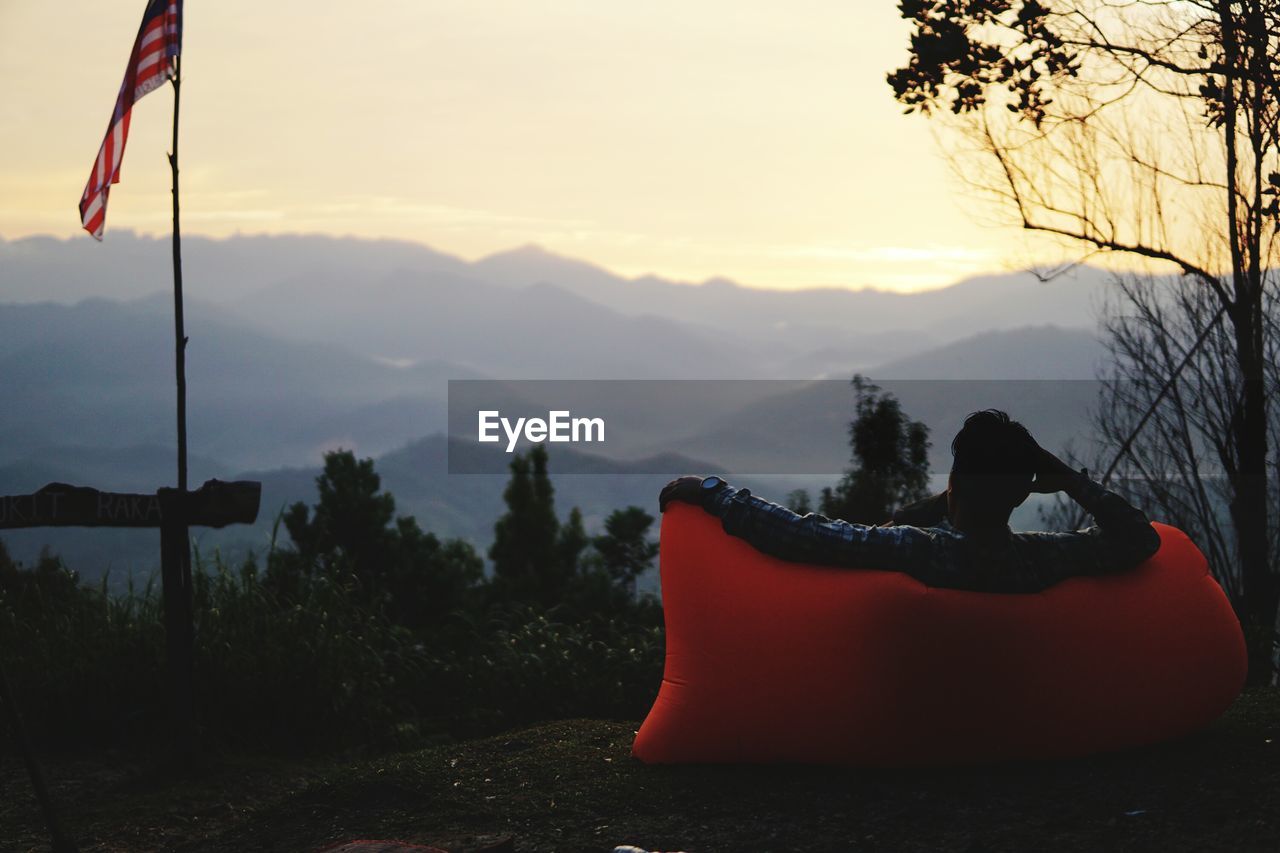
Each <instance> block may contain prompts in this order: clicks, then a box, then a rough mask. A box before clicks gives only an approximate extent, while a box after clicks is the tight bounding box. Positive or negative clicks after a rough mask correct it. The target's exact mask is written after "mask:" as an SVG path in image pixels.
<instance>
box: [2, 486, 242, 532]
mask: <svg viewBox="0 0 1280 853" xmlns="http://www.w3.org/2000/svg"><path fill="white" fill-rule="evenodd" d="M261 499H262V484H261V483H254V482H249V481H244V480H241V481H236V482H223V481H222V480H209V481H208V482H206V483H205V484H204V485H203V486H201V487H200V488H198V489H196V490H195V491H193V492H187V493H185V498H184V494H183V493H182V492H180V491H178V490H177V489H160V490H158V491H156V492H155V493H154V494H150V495H147V494H127V493H120V492H102V491H99V490H97V489H92V488H89V487H87V486H70V485H67V484H66V483H50V484H49V485H47V486H45V487H43V488H42V489H40V490H39V491H36V492H33V493H31V494H29V495H3V496H0V529H14V528H20V527H163V526H165V524H166V523H167V522H168V523H177V524H185V525H186V526H188V527H226V526H227V525H228V524H252V523H253V522H254V521H255V520H256V519H257V517H258V506H259V503H260V502H261Z"/></svg>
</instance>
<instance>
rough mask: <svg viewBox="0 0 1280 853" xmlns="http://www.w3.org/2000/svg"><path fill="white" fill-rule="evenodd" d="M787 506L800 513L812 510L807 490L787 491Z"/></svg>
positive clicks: (811, 501) (811, 502) (803, 513)
mask: <svg viewBox="0 0 1280 853" xmlns="http://www.w3.org/2000/svg"><path fill="white" fill-rule="evenodd" d="M787 508H788V509H790V510H791V511H792V512H794V513H799V514H800V515H807V514H808V513H810V512H813V499H812V498H810V497H809V490H808V489H792V490H791V491H789V492H787Z"/></svg>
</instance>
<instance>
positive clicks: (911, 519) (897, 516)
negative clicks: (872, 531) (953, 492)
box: [889, 491, 947, 527]
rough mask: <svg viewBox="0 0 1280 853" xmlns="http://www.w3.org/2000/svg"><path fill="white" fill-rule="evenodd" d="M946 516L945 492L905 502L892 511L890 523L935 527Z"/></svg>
mask: <svg viewBox="0 0 1280 853" xmlns="http://www.w3.org/2000/svg"><path fill="white" fill-rule="evenodd" d="M946 517H947V493H946V492H945V491H943V492H939V493H938V494H936V495H932V496H930V497H927V498H924V499H923V500H918V501H916V502H915V503H911V504H907V505H906V506H904V507H900V508H898V509H896V510H894V512H893V518H892V519H891V520H890V522H889V523H890V524H907V525H910V526H912V527H937V526H938V525H939V524H941V523H942V522H943V521H944V520H945V519H946Z"/></svg>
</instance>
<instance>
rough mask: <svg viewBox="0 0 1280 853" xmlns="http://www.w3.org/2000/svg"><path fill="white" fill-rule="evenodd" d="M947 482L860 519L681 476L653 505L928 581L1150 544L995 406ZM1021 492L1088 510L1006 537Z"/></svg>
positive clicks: (793, 555) (1004, 588)
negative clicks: (1084, 518) (800, 509)
mask: <svg viewBox="0 0 1280 853" xmlns="http://www.w3.org/2000/svg"><path fill="white" fill-rule="evenodd" d="M951 455H952V459H953V461H952V466H951V476H950V478H949V480H948V483H947V490H946V491H945V492H942V493H941V494H939V495H935V496H934V497H931V498H927V499H925V500H923V501H920V502H919V503H916V504H912V505H911V506H909V507H906V508H904V509H902V510H899V511H898V512H897V513H895V514H894V517H893V521H892V522H891V523H890V524H887V525H881V526H877V527H870V526H867V525H863V524H853V523H851V522H848V521H843V520H839V519H836V520H832V519H829V518H826V517H825V516H821V515H818V514H816V513H809V514H808V515H804V516H800V515H797V514H796V513H794V512H792V511H791V510H789V509H787V508H786V507H783V506H779V505H777V504H774V503H770V502H769V501H766V500H762V499H760V498H758V497H755V496H754V495H752V494H751V493H750V492H749V491H747V490H746V489H735V488H733V487H731V486H730V485H729V484H728V483H726V482H724V481H723V480H721V479H720V478H719V477H681V478H679V479H677V480H673V481H671V482H670V483H668V484H667V485H666V487H665V488H663V490H662V493H661V495H660V496H659V499H658V502H659V506H660V508H661V509H662V510H664V511H665V510H666V508H667V506H668V504H670V503H671V501H673V500H678V501H682V502H686V503H692V504H695V505H697V506H700V507H702V508H703V509H704V510H706V511H707V512H709V513H711V514H712V515H714V516H716V517H717V518H720V519H721V520H722V523H723V526H724V530H725V532H726V533H729V534H731V535H733V536H738V537H740V538H742V539H745V540H747V541H748V542H750V543H751V544H752V545H753V546H755V547H756V548H757V549H759V550H760V551H763V552H765V553H766V554H772V555H773V556H775V557H780V558H782V559H784V560H792V561H795V562H802V563H821V564H826V565H836V566H848V567H851V568H861V569H884V570H890V571H899V572H905V573H907V574H909V575H911V576H912V577H915V578H917V579H918V580H920V581H922V582H923V583H925V584H927V585H928V586H933V587H948V588H952V589H969V590H977V591H982V592H1038V591H1039V590H1042V589H1046V588H1048V587H1050V586H1053V585H1054V584H1055V583H1058V582H1059V581H1061V580H1063V579H1065V578H1068V577H1073V576H1076V575H1104V574H1111V573H1114V572H1123V571H1126V570H1128V569H1131V568H1133V567H1135V566H1137V565H1138V564H1139V563H1142V562H1144V561H1145V560H1146V559H1147V558H1149V557H1150V556H1151V555H1152V554H1154V553H1155V552H1156V551H1157V550H1158V549H1159V548H1160V535H1159V534H1158V533H1156V531H1155V529H1154V528H1153V527H1152V526H1151V523H1150V522H1149V521H1148V520H1147V516H1146V515H1145V514H1144V513H1143V512H1142V511H1141V510H1139V509H1136V508H1135V507H1133V506H1132V505H1130V504H1129V503H1128V502H1127V501H1125V500H1124V499H1123V498H1122V497H1120V496H1119V495H1117V494H1115V493H1114V492H1111V491H1108V490H1107V489H1105V488H1103V487H1102V486H1101V485H1099V484H1098V483H1096V482H1094V481H1093V480H1091V479H1089V477H1088V475H1087V473H1086V472H1084V471H1079V472H1077V471H1073V470H1072V469H1071V468H1070V467H1069V466H1068V465H1067V464H1066V463H1064V462H1063V461H1062V460H1060V459H1058V458H1057V457H1056V456H1054V455H1053V454H1052V453H1050V452H1048V451H1047V450H1045V449H1044V448H1042V447H1040V445H1038V444H1037V443H1036V441H1035V440H1034V439H1033V438H1032V437H1031V434H1030V433H1029V432H1027V429H1026V428H1025V427H1024V426H1022V424H1020V423H1018V422H1017V421H1011V420H1010V419H1009V416H1008V415H1007V414H1005V413H1004V412H1001V411H997V410H995V409H988V410H986V411H982V412H974V413H973V414H971V415H969V417H967V418H966V419H965V422H964V426H963V427H962V428H961V430H960V432H958V433H957V434H956V437H955V439H954V440H953V441H952V442H951ZM1031 492H1037V493H1042V494H1050V493H1053V492H1065V493H1066V494H1067V495H1068V496H1069V497H1070V498H1072V499H1073V500H1074V501H1075V502H1076V503H1078V504H1079V505H1080V506H1081V507H1083V508H1084V509H1085V510H1086V511H1088V512H1089V513H1090V514H1092V515H1093V518H1094V522H1095V524H1094V526H1093V527H1090V528H1088V529H1085V530H1079V531H1076V532H1073V533H1013V532H1012V531H1011V530H1010V529H1009V515H1010V513H1012V512H1013V510H1014V508H1015V507H1017V506H1018V505H1020V504H1021V503H1022V502H1023V501H1024V500H1026V498H1027V495H1028V494H1030V493H1031Z"/></svg>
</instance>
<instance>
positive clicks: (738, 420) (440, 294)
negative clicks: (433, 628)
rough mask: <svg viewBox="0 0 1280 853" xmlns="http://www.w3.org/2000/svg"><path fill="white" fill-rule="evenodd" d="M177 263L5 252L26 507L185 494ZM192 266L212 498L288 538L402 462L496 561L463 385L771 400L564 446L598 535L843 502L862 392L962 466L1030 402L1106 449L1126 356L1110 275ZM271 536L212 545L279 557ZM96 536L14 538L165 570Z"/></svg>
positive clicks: (119, 247) (288, 251) (528, 250)
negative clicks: (778, 503) (457, 458)
mask: <svg viewBox="0 0 1280 853" xmlns="http://www.w3.org/2000/svg"><path fill="white" fill-rule="evenodd" d="M168 253H169V244H168V242H167V240H160V239H152V238H147V237H140V236H136V235H132V234H129V233H128V232H120V233H113V234H112V235H111V236H110V239H108V240H107V241H105V242H104V243H103V244H101V245H98V244H94V243H93V242H92V241H90V240H88V239H70V240H60V239H54V238H48V237H32V238H23V239H18V240H4V239H0V388H2V389H3V393H4V398H5V401H6V403H7V405H5V406H3V407H0V494H13V493H19V492H22V491H27V490H30V489H32V488H35V487H38V486H39V485H41V484H42V483H43V482H47V481H49V480H63V481H73V482H83V483H86V484H91V485H95V486H99V487H102V488H113V489H131V490H132V489H138V490H150V488H154V487H155V486H156V485H162V484H167V483H168V482H170V481H171V474H170V473H169V472H170V471H171V470H172V454H173V451H172V445H173V440H172V434H173V367H172V352H173V341H172V334H173V326H172V315H171V311H172V301H171V296H170V295H169V294H168V293H167V287H168V281H169V268H168V262H169V254H168ZM184 258H185V269H184V277H185V279H186V284H187V334H188V335H189V337H190V344H189V346H188V351H187V353H188V355H187V363H188V388H189V392H188V393H189V423H190V448H191V454H192V456H191V469H192V471H191V479H192V481H193V482H195V483H198V482H201V481H202V480H203V479H205V478H207V477H214V476H217V477H224V478H226V477H240V476H246V475H248V474H252V476H253V477H254V478H256V479H261V480H262V481H263V482H264V490H265V491H264V504H263V513H264V518H265V517H267V516H270V517H274V513H275V512H276V510H278V508H279V506H280V505H283V503H286V502H289V501H292V500H298V499H308V498H311V497H312V493H313V491H314V489H313V485H314V478H315V476H316V473H317V469H318V466H319V463H320V457H321V455H322V453H323V452H324V451H325V450H327V449H332V448H335V447H348V448H352V449H354V450H355V451H356V452H357V453H359V454H360V455H361V456H374V457H377V459H378V470H379V471H380V472H381V473H382V474H383V476H384V479H385V481H386V483H387V485H388V488H391V489H392V491H393V492H396V493H397V497H398V498H400V499H401V500H402V501H403V505H402V511H405V512H411V513H413V514H415V515H418V516H419V517H420V519H421V520H423V522H424V524H425V525H426V526H428V527H429V528H430V529H436V530H438V531H439V532H441V533H448V534H451V535H463V536H466V537H468V538H471V539H473V540H474V541H476V542H477V544H480V545H482V546H483V545H484V544H485V541H486V537H487V531H488V530H489V529H490V527H491V524H492V520H493V518H494V517H495V516H496V515H497V513H498V512H499V511H500V508H501V483H502V481H503V478H502V477H501V476H500V475H454V476H446V475H444V474H443V473H442V469H438V468H432V467H431V466H432V465H433V464H437V463H439V462H440V460H441V459H443V458H444V457H445V455H446V450H445V448H447V447H448V443H447V442H446V441H445V439H444V437H443V435H441V433H442V432H443V431H444V429H445V428H446V425H447V418H446V410H447V403H448V397H449V386H448V381H449V380H459V379H471V380H475V379H486V378H490V379H502V380H520V379H539V380H546V379H605V380H620V379H669V380H687V379H711V378H715V379H724V380H771V381H760V382H756V383H754V384H751V383H747V384H743V385H740V386H736V387H734V389H733V390H732V393H723V394H719V393H718V394H712V393H710V392H709V391H708V392H707V393H701V392H700V391H699V390H698V389H703V390H706V389H709V387H710V386H688V387H689V388H692V389H694V390H693V393H692V396H690V394H689V393H687V389H686V391H685V392H682V393H681V394H679V395H674V396H673V397H672V399H673V400H676V399H678V400H680V403H679V407H678V409H677V410H676V411H674V412H670V413H668V412H654V411H653V407H654V404H653V403H651V402H646V401H645V400H642V399H631V400H629V399H627V398H626V395H625V394H624V395H619V396H620V398H621V399H619V400H618V401H617V402H616V410H615V414H614V417H615V418H618V419H620V420H619V423H621V424H622V426H621V427H620V429H621V430H622V434H623V435H625V437H626V441H624V442H621V443H618V444H616V445H614V446H611V447H610V455H611V456H612V457H613V460H614V461H609V459H599V458H598V457H593V456H591V455H590V454H588V453H585V452H583V451H585V450H586V448H581V449H579V450H577V451H572V452H571V451H569V450H566V449H564V448H563V447H556V448H555V449H554V450H553V452H552V457H553V465H552V467H553V470H554V469H555V468H556V463H555V460H556V459H559V460H561V463H562V464H561V466H560V469H561V470H562V471H563V470H582V471H586V470H597V471H608V472H610V473H607V474H605V475H603V476H601V475H600V474H599V473H597V474H578V475H574V476H573V477H566V476H561V477H559V478H557V487H558V488H559V489H560V490H561V492H562V493H563V494H564V495H565V502H564V503H563V504H562V508H563V509H567V507H568V506H569V505H573V504H574V503H576V504H577V505H580V506H582V507H583V509H584V511H586V512H587V515H588V517H589V518H590V519H594V520H596V521H598V520H599V519H600V518H602V517H603V514H604V513H607V511H608V509H611V508H614V507H616V506H620V505H623V503H631V502H638V503H651V502H652V494H653V492H654V490H655V489H656V487H657V486H660V485H661V482H663V481H662V480H661V476H665V475H666V474H667V473H683V472H684V471H687V470H690V466H692V469H693V470H699V471H707V470H720V471H727V472H740V473H743V474H746V475H749V474H751V473H752V472H753V471H754V472H757V473H759V472H768V473H778V472H794V473H795V474H797V476H798V475H802V474H808V475H815V474H818V473H822V474H823V475H824V476H827V479H828V481H829V480H830V476H829V475H831V474H836V473H838V472H839V470H840V468H841V467H842V466H843V465H844V463H845V461H846V459H847V455H848V451H847V443H846V434H845V429H846V427H847V422H848V419H849V417H850V415H851V411H852V409H851V406H852V398H851V396H850V391H849V389H848V387H847V380H848V378H849V377H850V376H851V375H852V374H853V373H854V372H855V371H860V372H862V373H864V374H865V375H868V376H870V377H871V378H872V379H874V380H876V381H881V382H882V384H884V385H885V387H886V388H888V389H889V390H891V391H893V392H894V393H895V394H897V395H898V396H899V397H900V399H901V400H902V401H903V404H904V408H905V409H906V410H907V412H908V413H909V414H911V415H912V416H913V417H917V418H919V419H921V420H924V421H925V422H926V423H928V424H929V425H930V426H931V428H932V430H933V434H934V436H935V441H934V444H935V452H934V459H933V462H934V466H935V470H937V469H938V468H939V466H945V464H946V459H945V453H944V452H943V451H944V450H945V445H946V444H947V443H948V441H949V433H950V431H952V430H954V428H955V426H957V425H958V418H961V417H962V416H963V414H964V413H965V412H967V411H969V410H972V409H975V408H985V407H987V406H989V405H997V404H998V405H1001V406H1004V407H1007V408H1009V410H1010V411H1011V413H1013V414H1014V415H1015V417H1020V418H1022V419H1023V420H1024V421H1026V422H1027V423H1028V425H1029V426H1031V427H1032V428H1033V430H1040V432H1041V434H1043V435H1045V436H1047V438H1046V442H1047V443H1061V442H1064V441H1066V440H1068V439H1078V438H1080V437H1082V436H1085V435H1086V433H1087V431H1088V420H1087V408H1088V404H1089V403H1090V402H1091V400H1092V396H1091V395H1092V385H1091V384H1090V383H1089V380H1091V379H1092V378H1093V377H1094V376H1095V375H1096V373H1097V370H1098V369H1099V367H1100V366H1101V365H1103V364H1104V363H1105V351H1104V349H1103V347H1102V345H1101V344H1100V343H1099V341H1098V340H1097V337H1096V334H1095V332H1094V328H1095V318H1094V313H1093V312H1095V311H1096V310H1097V306H1098V304H1099V302H1100V300H1101V299H1102V297H1103V295H1104V294H1105V292H1106V291H1105V287H1106V277H1105V275H1104V274H1103V273H1101V272H1099V271H1097V270H1092V269H1088V268H1081V269H1079V270H1076V271H1075V272H1074V274H1073V275H1072V276H1069V277H1064V278H1062V279H1059V280H1055V281H1053V282H1050V283H1047V284H1046V283H1041V282H1040V281H1039V280H1038V279H1037V278H1036V277H1035V276H1032V275H1030V274H1027V273H1019V274H1009V275H1001V276H987V277H982V278H975V279H967V280H964V281H960V282H957V283H956V284H955V285H953V286H951V287H947V288H942V289H939V290H935V291H927V292H921V293H913V294H898V293H891V292H887V291H882V290H876V289H873V288H863V289H860V290H841V289H834V288H824V289H800V290H795V291H769V290H759V289H754V288H750V287H746V286H742V285H738V284H735V283H733V282H729V281H726V280H723V279H713V280H709V281H706V282H702V283H698V284H693V283H686V282H678V281H670V280H666V279H662V278H658V277H655V276H642V277H638V278H625V277H621V276H617V275H614V274H612V273H610V272H608V271H606V270H604V269H601V268H599V267H596V266H593V265H591V264H587V263H584V262H581V261H577V260H573V259H569V258H563V257H559V256H556V255H553V254H551V253H548V252H546V251H544V250H541V249H538V248H536V247H524V248H521V249H516V250H513V251H509V252H503V253H500V254H497V255H493V256H490V257H487V258H483V259H481V260H478V261H474V262H468V261H465V260H462V259H459V258H456V257H453V256H450V255H447V254H444V253H441V252H436V251H434V250H431V249H428V248H426V247H423V246H418V245H416V244H411V243H402V242H395V241H361V240H353V239H340V238H330V237H318V236H293V237H234V238H229V239H225V240H211V239H206V238H200V237H189V238H187V239H186V240H184ZM1050 320H1051V321H1052V322H1053V323H1054V325H1045V324H1046V322H1047V321H1050ZM781 379H787V380H794V381H792V382H789V383H779V382H777V381H776V380H781ZM821 379H835V380H839V381H826V382H822V381H813V380H821ZM1014 380H1018V381H1014ZM514 387H516V388H517V389H519V388H520V386H519V385H516V386H514ZM780 389H781V390H780ZM672 405H673V406H675V404H674V403H673V404H672ZM658 415H661V417H659V416H658ZM628 425H629V426H630V429H627V427H628ZM432 436H434V437H432ZM454 438H455V440H456V439H457V438H458V436H457V435H456V434H455V436H454ZM655 458H656V459H657V461H656V462H655V461H654V460H655ZM695 460H696V461H695ZM569 463H572V464H569ZM610 466H621V467H614V468H610ZM664 468H665V469H667V470H660V469H664ZM255 472H256V473H255ZM642 472H648V473H642ZM624 474H625V476H624ZM571 481H581V482H579V483H577V484H575V485H570V482H571ZM148 484H151V485H148ZM268 527H269V525H268ZM266 530H267V527H263V525H262V524H260V525H259V526H258V527H257V528H255V529H254V530H253V531H244V530H241V531H239V534H237V533H236V531H234V530H228V531H223V532H219V533H218V534H217V535H211V536H210V537H209V541H210V542H214V543H216V544H218V545H219V546H220V547H221V546H226V547H231V546H232V545H234V544H235V542H236V536H237V535H239V537H240V542H241V544H244V543H245V542H250V543H251V544H252V543H254V542H256V543H257V544H258V545H259V546H260V545H261V544H262V542H263V541H265V536H266ZM82 533H83V532H82ZM90 533H92V534H93V535H94V536H97V537H98V539H96V540H93V541H97V542H98V543H100V545H101V546H102V547H101V551H102V553H108V552H109V553H110V554H112V555H113V558H112V559H102V558H99V559H98V560H97V561H96V565H91V563H93V562H94V561H93V554H94V549H93V548H92V547H91V546H90V547H86V548H85V549H83V550H82V549H80V547H79V546H76V545H74V543H73V542H72V539H75V538H76V537H75V536H74V535H72V534H70V533H68V532H66V531H25V532H12V533H7V534H6V535H5V539H6V541H7V542H8V543H9V544H10V545H11V546H12V547H13V549H14V551H15V553H17V554H18V555H19V556H22V557H24V558H28V559H29V558H30V556H31V554H32V552H33V549H35V548H37V547H38V543H39V542H40V541H42V540H43V541H50V542H53V544H55V545H56V546H58V547H59V548H60V549H62V550H64V551H65V552H66V554H67V556H68V559H69V560H73V564H75V563H74V560H83V561H85V562H83V563H81V564H80V565H76V567H77V568H82V570H83V571H85V573H86V574H89V575H92V574H95V573H96V572H98V571H101V570H102V568H103V567H105V565H107V564H108V563H109V564H111V565H119V564H120V562H121V561H122V560H123V561H124V562H127V563H131V564H132V561H131V559H125V556H124V555H126V554H129V553H134V552H136V553H137V554H142V553H143V550H142V549H141V548H140V547H139V548H134V547H127V548H126V547H124V546H123V545H120V543H119V542H117V541H115V540H113V539H112V537H113V536H115V535H116V534H119V535H121V536H125V535H126V534H127V532H124V531H112V532H111V535H109V536H104V532H103V531H91V532H90ZM85 535H87V534H85ZM128 535H134V536H142V537H146V536H148V535H149V534H128ZM66 537H71V538H66ZM81 538H83V537H81ZM83 541H85V542H86V543H87V542H89V541H90V540H89V539H83ZM139 541H141V540H139ZM117 546H119V547H117ZM150 550H151V546H149V545H148V546H147V549H146V552H147V553H150ZM140 559H145V558H140Z"/></svg>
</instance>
